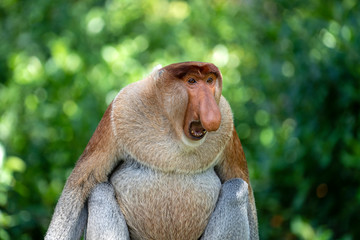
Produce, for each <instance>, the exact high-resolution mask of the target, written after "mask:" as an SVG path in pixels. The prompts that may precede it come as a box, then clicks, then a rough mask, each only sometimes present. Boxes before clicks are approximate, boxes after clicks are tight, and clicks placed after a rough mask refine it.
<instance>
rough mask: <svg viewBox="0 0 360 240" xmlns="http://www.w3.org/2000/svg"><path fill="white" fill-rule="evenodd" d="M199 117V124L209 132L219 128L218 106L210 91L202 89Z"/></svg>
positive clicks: (219, 114) (219, 115)
mask: <svg viewBox="0 0 360 240" xmlns="http://www.w3.org/2000/svg"><path fill="white" fill-rule="evenodd" d="M199 117H200V121H201V125H202V126H203V127H204V128H205V130H206V131H208V132H211V131H216V130H218V129H219V127H220V123H221V113H220V108H219V106H218V105H217V103H216V101H215V97H214V96H213V95H212V94H211V92H210V91H204V92H203V96H201V100H200V107H199Z"/></svg>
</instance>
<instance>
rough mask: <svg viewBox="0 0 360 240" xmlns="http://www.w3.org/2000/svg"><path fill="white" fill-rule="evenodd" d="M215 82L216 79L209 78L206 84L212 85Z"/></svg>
mask: <svg viewBox="0 0 360 240" xmlns="http://www.w3.org/2000/svg"><path fill="white" fill-rule="evenodd" d="M213 81H214V79H213V78H212V77H209V78H208V79H207V80H206V82H207V83H210V84H211V83H213Z"/></svg>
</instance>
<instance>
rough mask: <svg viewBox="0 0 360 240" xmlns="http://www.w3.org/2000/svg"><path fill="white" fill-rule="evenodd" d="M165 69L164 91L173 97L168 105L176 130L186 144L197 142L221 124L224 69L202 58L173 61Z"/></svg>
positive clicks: (195, 143) (196, 143) (163, 78)
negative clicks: (181, 61) (183, 61)
mask: <svg viewBox="0 0 360 240" xmlns="http://www.w3.org/2000/svg"><path fill="white" fill-rule="evenodd" d="M163 70H164V74H163V77H162V81H164V86H165V92H167V93H168V95H171V96H170V99H172V100H171V102H168V106H166V107H165V108H166V109H167V110H168V113H169V116H171V118H172V119H173V124H174V125H176V126H175V129H176V130H177V131H176V132H177V134H178V135H180V136H181V137H182V139H183V141H184V142H185V143H186V144H187V145H198V144H199V143H202V142H203V140H204V138H205V136H206V134H207V133H208V132H212V131H217V130H218V128H219V126H220V124H221V113H220V109H219V105H218V104H219V101H220V97H221V88H222V77H221V73H220V71H219V69H218V68H217V67H216V66H215V65H213V64H210V63H201V62H187V63H179V64H172V65H169V66H166V67H164V68H163ZM167 99H169V96H167ZM165 104H166V103H165ZM184 135H185V139H184V137H183V136H184ZM200 140H202V141H200Z"/></svg>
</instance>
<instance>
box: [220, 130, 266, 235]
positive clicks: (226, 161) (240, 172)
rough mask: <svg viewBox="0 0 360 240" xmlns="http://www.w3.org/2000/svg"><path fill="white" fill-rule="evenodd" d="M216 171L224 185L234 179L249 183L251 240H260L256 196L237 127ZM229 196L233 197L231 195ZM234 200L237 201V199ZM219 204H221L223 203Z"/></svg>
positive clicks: (248, 205) (248, 207)
mask: <svg viewBox="0 0 360 240" xmlns="http://www.w3.org/2000/svg"><path fill="white" fill-rule="evenodd" d="M215 170H216V172H217V174H218V175H219V177H220V179H221V182H222V183H224V182H226V181H228V180H230V179H234V178H240V179H243V180H244V181H245V182H246V183H247V186H248V189H247V190H248V191H247V193H248V201H247V216H248V222H249V229H250V239H251V240H253V239H259V233H258V222H257V213H256V206H255V199H254V194H253V191H252V188H251V185H250V180H249V172H248V168H247V163H246V159H245V154H244V150H243V148H242V146H241V142H240V139H239V137H238V135H237V133H236V130H235V127H234V130H233V134H232V137H231V139H230V140H229V142H228V143H227V145H226V147H225V149H224V153H223V156H222V159H221V161H220V163H219V164H218V165H217V166H216V168H215ZM226 189H227V188H223V189H222V191H226ZM232 191H233V190H232ZM224 195H226V194H224ZM229 196H230V197H231V194H230V195H229ZM233 196H235V195H233ZM233 200H234V201H235V200H236V199H233ZM219 203H220V204H221V202H219ZM219 203H218V204H219ZM239 206H240V205H239ZM240 228H242V227H240Z"/></svg>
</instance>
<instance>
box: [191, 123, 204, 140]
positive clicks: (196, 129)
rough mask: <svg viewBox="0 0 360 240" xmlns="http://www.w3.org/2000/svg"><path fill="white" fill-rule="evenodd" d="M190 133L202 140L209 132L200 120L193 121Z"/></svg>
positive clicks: (194, 137) (196, 138)
mask: <svg viewBox="0 0 360 240" xmlns="http://www.w3.org/2000/svg"><path fill="white" fill-rule="evenodd" d="M189 133H190V136H191V137H192V138H193V139H195V140H200V139H202V138H203V137H204V136H205V134H206V133H207V131H206V130H205V128H204V127H203V126H202V125H201V122H200V121H193V122H191V123H190V127H189Z"/></svg>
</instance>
